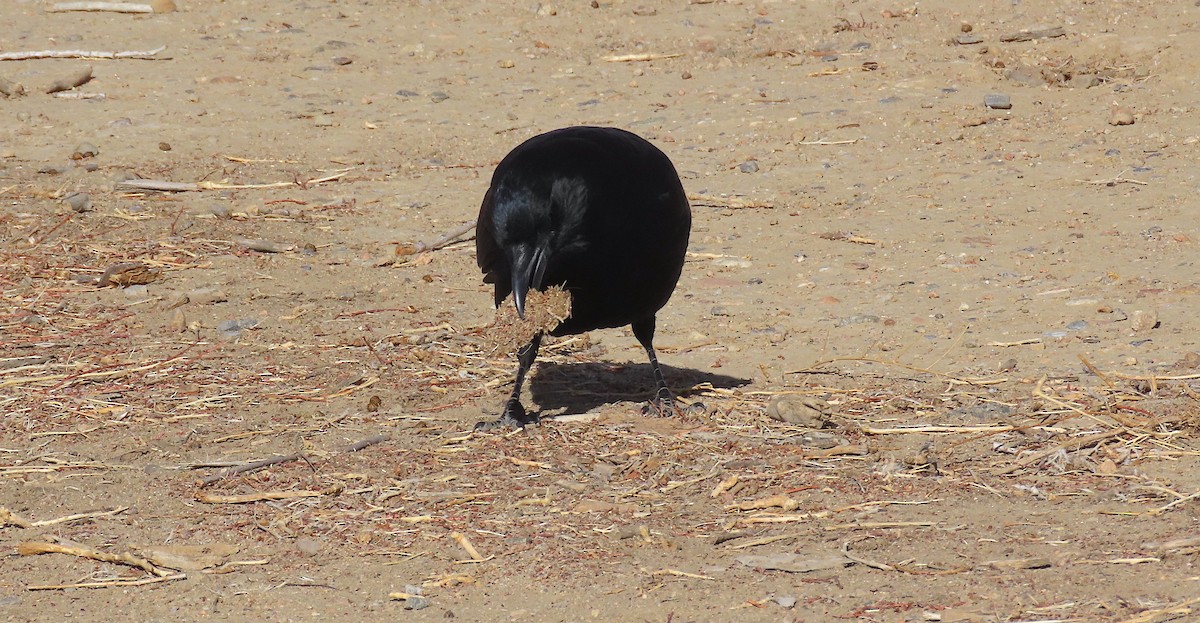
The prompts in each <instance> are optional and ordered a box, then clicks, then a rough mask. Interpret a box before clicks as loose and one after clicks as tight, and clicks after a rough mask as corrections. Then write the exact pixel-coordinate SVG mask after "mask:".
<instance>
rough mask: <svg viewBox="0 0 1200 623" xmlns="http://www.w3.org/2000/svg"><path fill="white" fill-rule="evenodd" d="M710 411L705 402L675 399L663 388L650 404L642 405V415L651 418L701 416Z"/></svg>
mask: <svg viewBox="0 0 1200 623" xmlns="http://www.w3.org/2000/svg"><path fill="white" fill-rule="evenodd" d="M707 411H708V408H707V407H705V406H704V403H703V402H684V401H682V400H680V399H678V398H676V397H675V395H674V394H672V393H671V390H669V389H667V388H665V387H664V388H662V389H660V390H658V393H657V394H656V395H655V396H654V399H653V400H651V401H650V402H648V403H646V404H645V405H642V415H646V416H651V417H673V416H676V415H701V414H704V413H706V412H707Z"/></svg>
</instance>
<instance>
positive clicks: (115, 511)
mask: <svg viewBox="0 0 1200 623" xmlns="http://www.w3.org/2000/svg"><path fill="white" fill-rule="evenodd" d="M127 510H129V507H128V506H122V507H120V508H114V509H112V510H110V511H95V512H92V513H79V514H77V515H66V516H65V517H58V518H55V519H43V520H41V521H31V522H29V525H28V526H22V527H24V528H34V527H40V526H53V525H55V524H60V523H67V522H70V521H75V520H77V519H90V518H92V517H112V516H113V515H120V514H121V513H123V512H125V511H127Z"/></svg>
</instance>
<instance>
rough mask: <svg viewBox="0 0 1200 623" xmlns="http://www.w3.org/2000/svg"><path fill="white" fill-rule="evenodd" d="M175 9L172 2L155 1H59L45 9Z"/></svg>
mask: <svg viewBox="0 0 1200 623" xmlns="http://www.w3.org/2000/svg"><path fill="white" fill-rule="evenodd" d="M174 10H175V3H174V2H169V1H168V2H156V3H154V5H153V6H152V5H149V4H134V3H131V2H59V3H58V4H54V5H52V6H51V7H50V8H48V9H46V12H47V13H67V12H69V11H107V12H109V13H169V12H171V11H174Z"/></svg>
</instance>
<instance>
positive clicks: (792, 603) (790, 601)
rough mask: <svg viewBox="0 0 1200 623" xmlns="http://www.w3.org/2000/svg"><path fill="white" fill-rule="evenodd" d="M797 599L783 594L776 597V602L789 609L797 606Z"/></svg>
mask: <svg viewBox="0 0 1200 623" xmlns="http://www.w3.org/2000/svg"><path fill="white" fill-rule="evenodd" d="M796 601H797V600H796V598H795V597H791V596H782V595H781V596H779V597H776V598H775V603H777V604H779V605H780V606H781V607H783V608H788V609H791V608H794V607H796Z"/></svg>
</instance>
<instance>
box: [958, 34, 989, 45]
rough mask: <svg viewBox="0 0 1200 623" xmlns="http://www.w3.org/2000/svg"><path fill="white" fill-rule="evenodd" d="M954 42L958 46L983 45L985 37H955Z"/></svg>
mask: <svg viewBox="0 0 1200 623" xmlns="http://www.w3.org/2000/svg"><path fill="white" fill-rule="evenodd" d="M954 42H955V43H957V44H958V45H975V44H977V43H983V37H980V36H979V35H958V36H956V37H954Z"/></svg>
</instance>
